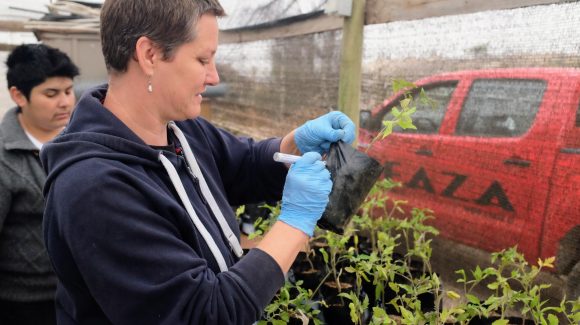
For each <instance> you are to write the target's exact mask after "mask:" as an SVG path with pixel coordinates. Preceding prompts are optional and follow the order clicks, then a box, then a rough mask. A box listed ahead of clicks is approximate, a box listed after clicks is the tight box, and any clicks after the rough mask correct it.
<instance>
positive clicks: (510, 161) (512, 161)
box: [503, 158, 531, 167]
mask: <svg viewBox="0 0 580 325" xmlns="http://www.w3.org/2000/svg"><path fill="white" fill-rule="evenodd" d="M503 163H504V164H506V165H514V166H518V167H530V164H531V162H530V161H529V160H523V159H518V158H509V159H506V160H504V161H503Z"/></svg>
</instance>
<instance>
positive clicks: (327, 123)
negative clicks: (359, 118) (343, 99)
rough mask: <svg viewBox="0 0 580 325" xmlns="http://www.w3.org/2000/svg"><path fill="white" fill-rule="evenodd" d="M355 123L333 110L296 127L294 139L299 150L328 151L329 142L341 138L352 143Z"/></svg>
mask: <svg viewBox="0 0 580 325" xmlns="http://www.w3.org/2000/svg"><path fill="white" fill-rule="evenodd" d="M355 129H356V127H355V125H354V123H353V122H352V120H351V119H350V118H349V117H348V116H346V115H345V114H344V113H342V112H338V111H334V112H330V113H327V114H325V115H322V116H320V117H318V118H316V119H314V120H310V121H308V122H306V123H304V124H303V125H302V126H300V127H299V128H298V129H296V133H295V134H294V141H295V142H296V146H297V147H298V150H300V152H302V153H305V152H310V151H316V152H318V153H320V154H323V153H325V152H328V149H329V148H330V144H331V143H332V142H337V141H339V140H342V141H343V142H346V143H349V144H350V143H352V142H353V141H354V138H355V134H354V132H355Z"/></svg>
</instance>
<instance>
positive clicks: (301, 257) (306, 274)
mask: <svg viewBox="0 0 580 325" xmlns="http://www.w3.org/2000/svg"><path fill="white" fill-rule="evenodd" d="M323 262H324V261H323ZM311 263H312V264H311ZM319 264H321V263H319V261H316V260H314V259H313V260H311V261H310V262H309V261H308V259H307V256H306V253H304V252H300V253H299V254H298V256H297V257H296V260H295V261H294V263H292V267H291V270H292V273H293V275H294V280H295V281H300V280H301V281H303V283H302V288H305V289H311V290H313V291H314V290H315V289H316V288H317V287H318V285H319V284H320V282H321V281H322V271H321V270H323V269H324V264H321V265H319ZM313 266H314V268H313Z"/></svg>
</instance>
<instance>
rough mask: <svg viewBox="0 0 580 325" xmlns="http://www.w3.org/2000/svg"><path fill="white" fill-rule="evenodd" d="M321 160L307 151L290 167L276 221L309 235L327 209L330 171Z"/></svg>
mask: <svg viewBox="0 0 580 325" xmlns="http://www.w3.org/2000/svg"><path fill="white" fill-rule="evenodd" d="M320 159H321V157H320V154H318V153H316V152H307V153H305V154H304V155H303V156H302V158H300V159H299V160H298V161H296V162H295V163H294V164H292V166H290V170H289V171H288V175H287V176H286V183H285V184H284V192H283V194H282V208H281V210H280V216H279V217H278V220H279V221H282V222H284V223H286V224H288V225H290V226H292V227H294V228H296V229H299V230H301V231H302V232H304V233H305V234H307V235H308V236H312V234H313V233H314V227H315V226H316V222H317V221H318V219H320V217H321V216H322V213H323V212H324V209H326V205H327V204H328V195H329V194H330V190H331V189H332V181H331V180H330V172H329V171H328V169H326V166H325V165H324V164H323V163H322V161H321V160H320Z"/></svg>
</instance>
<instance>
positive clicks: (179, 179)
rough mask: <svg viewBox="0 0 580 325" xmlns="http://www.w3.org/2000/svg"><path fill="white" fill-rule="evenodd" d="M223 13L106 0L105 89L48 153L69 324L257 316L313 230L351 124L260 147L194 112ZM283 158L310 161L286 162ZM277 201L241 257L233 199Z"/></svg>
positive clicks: (49, 218)
mask: <svg viewBox="0 0 580 325" xmlns="http://www.w3.org/2000/svg"><path fill="white" fill-rule="evenodd" d="M223 14H224V12H223V9H222V7H221V6H220V4H219V3H218V2H217V1H216V0H197V1H193V0H169V1H145V0H108V1H106V2H105V4H104V6H103V8H102V12H101V40H102V46H103V53H104V57H105V62H106V64H107V68H108V71H109V83H108V85H105V86H103V87H99V88H97V89H94V90H92V91H91V92H89V93H88V94H87V95H85V96H83V98H81V100H80V102H79V104H78V105H77V108H76V111H75V114H74V115H73V117H72V119H71V122H70V124H69V126H68V127H67V130H66V131H65V132H64V134H63V135H61V136H60V137H59V138H58V139H56V140H55V141H54V143H53V144H51V145H47V146H46V148H45V149H44V150H43V152H42V160H43V164H44V166H45V168H46V169H47V171H48V172H49V177H48V180H47V185H46V189H45V191H46V196H47V206H46V212H45V223H44V226H45V240H46V244H47V248H48V252H49V255H50V257H51V259H52V262H53V264H54V267H55V270H56V273H57V275H58V278H59V285H58V289H57V317H58V321H59V323H61V324H78V323H80V324H87V323H95V324H106V323H115V324H251V323H252V322H254V321H256V320H257V319H258V318H259V315H260V313H261V312H262V310H263V308H264V307H265V306H266V305H267V304H268V303H269V301H270V300H271V299H272V297H273V296H274V294H275V293H276V291H277V290H278V289H279V288H280V286H281V285H282V284H283V282H284V273H285V272H287V271H288V269H289V268H290V265H291V263H292V261H293V260H294V258H295V257H296V255H297V253H298V252H299V250H300V248H301V247H303V246H304V244H305V243H306V242H307V241H308V238H309V236H311V235H312V232H313V229H314V226H315V224H316V221H317V220H318V219H319V218H320V216H321V214H322V212H323V211H324V209H325V207H326V204H327V202H328V194H329V192H330V189H331V187H332V183H331V181H330V175H329V172H328V171H327V170H326V169H325V167H324V164H323V163H322V162H321V161H320V153H323V152H324V151H325V150H327V149H328V146H329V144H330V142H334V141H338V140H343V141H346V142H352V141H353V139H354V124H353V123H352V121H350V120H349V119H348V118H347V117H346V116H345V115H344V114H342V113H338V112H334V113H330V114H327V115H325V116H322V117H320V118H318V119H315V120H312V121H309V122H307V123H306V124H305V125H303V126H301V127H299V128H298V129H296V130H295V131H293V132H291V133H290V134H288V135H287V136H285V137H284V138H282V139H269V140H265V141H262V142H254V141H252V140H251V139H245V138H236V137H234V136H232V135H231V134H229V133H226V132H224V131H223V130H219V129H217V128H215V127H214V126H212V125H211V124H210V123H208V122H207V121H205V120H203V119H202V118H198V115H199V112H200V104H201V100H202V97H201V93H203V92H204V90H205V88H206V86H208V85H215V84H217V83H218V82H219V77H218V74H217V71H216V68H215V61H214V56H215V53H216V50H217V47H218V26H217V17H219V16H222V15H223ZM276 151H281V152H285V153H293V154H304V155H303V157H302V158H301V159H300V160H299V161H298V162H296V163H295V164H293V165H292V166H291V168H290V169H289V171H288V169H287V167H286V166H284V165H283V164H280V163H276V162H274V161H273V160H272V155H273V153H274V152H276ZM280 196H282V209H281V215H280V217H279V221H278V222H276V224H275V225H274V226H273V227H272V229H271V231H270V232H269V233H268V234H267V235H266V236H265V237H264V239H263V240H262V241H261V242H260V244H259V245H258V247H257V248H256V249H252V250H251V251H250V252H249V253H248V254H247V255H246V256H244V257H243V258H241V249H240V246H239V241H238V237H239V230H238V229H237V224H236V221H235V218H234V215H233V212H232V211H231V209H230V208H229V207H230V205H239V204H245V203H251V202H258V201H263V200H279V199H280Z"/></svg>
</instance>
